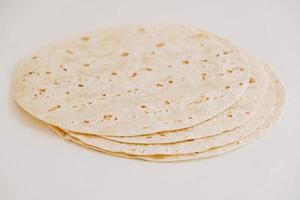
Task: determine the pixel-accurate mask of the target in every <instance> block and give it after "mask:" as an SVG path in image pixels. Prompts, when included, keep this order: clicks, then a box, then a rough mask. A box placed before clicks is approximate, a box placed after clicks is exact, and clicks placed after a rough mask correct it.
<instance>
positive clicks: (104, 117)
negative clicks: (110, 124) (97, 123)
mask: <svg viewBox="0 0 300 200" xmlns="http://www.w3.org/2000/svg"><path fill="white" fill-rule="evenodd" d="M111 118H112V115H110V114H107V115H103V119H104V120H111Z"/></svg>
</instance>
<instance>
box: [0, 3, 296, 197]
mask: <svg viewBox="0 0 300 200" xmlns="http://www.w3.org/2000/svg"><path fill="white" fill-rule="evenodd" d="M132 23H139V24H141V23H174V24H187V25H194V26H198V27H200V28H204V29H207V30H209V31H212V32H215V33H217V34H219V35H222V36H225V37H227V38H229V39H230V40H233V41H234V42H235V43H236V44H238V45H239V46H241V47H244V48H245V49H247V50H248V51H249V52H250V53H251V54H253V55H256V56H258V57H260V58H262V59H264V60H265V61H266V62H267V63H269V64H270V65H272V66H273V67H274V68H275V70H276V71H277V72H278V73H279V74H280V77H281V79H282V81H283V83H284V85H285V87H286V96H287V100H286V106H285V110H284V113H283V115H282V116H281V118H280V120H278V121H277V122H276V124H275V125H274V126H273V127H272V128H271V129H270V130H269V131H268V132H269V134H267V135H266V136H264V137H262V138H261V139H259V140H257V141H255V142H253V143H251V144H250V145H247V146H246V147H243V148H241V149H238V150H236V151H234V152H231V153H229V154H226V155H223V156H219V157H216V158H211V159H204V160H197V161H191V162H181V163H168V164H160V163H150V162H143V161H135V160H127V159H122V158H115V157H111V156H107V155H103V154H100V153H97V152H94V151H90V150H86V149H84V148H81V147H79V146H76V145H74V144H71V143H68V142H66V141H63V140H61V139H60V138H58V137H57V136H55V135H54V134H52V133H51V132H50V131H49V130H48V129H47V128H46V126H45V125H44V124H42V123H40V122H37V121H36V120H33V119H32V118H31V117H29V116H28V115H27V114H25V113H23V112H22V111H21V110H20V109H18V108H17V107H16V105H15V103H14V102H13V100H12V99H11V94H10V79H11V75H12V71H13V69H14V66H15V64H16V62H17V61H18V60H19V59H20V58H22V57H24V56H25V55H27V54H28V53H30V52H31V51H33V50H35V49H37V48H38V47H40V46H43V45H45V44H47V43H48V42H50V41H53V40H57V39H59V38H64V37H66V36H68V35H69V34H73V33H81V32H86V31H91V30H95V29H97V28H99V27H101V26H106V25H112V24H132ZM0 89H1V90H0V91H1V93H0V98H1V99H0V106H1V107H0V108H1V109H0V120H1V121H0V123H1V124H0V199H1V200H19V199H20V200H40V199H43V200H48V199H49V200H53V199H55V200H69V199H70V200H78V199H105V200H106V199H123V200H125V199H126V200H127V199H128V200H135V199H146V200H147V199H151V200H153V199H172V200H177V199H178V200H179V199H189V200H190V199H205V200H207V199H231V200H234V199H244V200H248V199H249V200H252V199H256V200H260V199H262V200H269V199H270V200H281V199H288V200H296V199H297V200H298V199H300V128H299V127H300V1H297V0H294V1H293V0H286V1H283V0H282V1H279V0H278V1H266V0H257V1H253V0H252V1H238V0H236V1H219V2H217V1H214V0H213V1H200V0H198V1H196V0H195V1H190V0H183V1H175V0H173V1H171V0H169V1H164V0H149V1H142V0H140V1H139V0H135V1H125V0H123V1H122V0H120V1H116V0H109V1H96V0H94V1H91V0H83V1H79V0H62V1H51V0H49V1H38V0H37V1H34V0H24V1H22V0H20V1H15V0H0Z"/></svg>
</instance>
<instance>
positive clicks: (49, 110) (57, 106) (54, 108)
mask: <svg viewBox="0 0 300 200" xmlns="http://www.w3.org/2000/svg"><path fill="white" fill-rule="evenodd" d="M59 108H61V106H60V105H55V106H53V107H51V108H49V109H48V112H52V111H55V110H57V109H59Z"/></svg>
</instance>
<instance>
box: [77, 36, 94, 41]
mask: <svg viewBox="0 0 300 200" xmlns="http://www.w3.org/2000/svg"><path fill="white" fill-rule="evenodd" d="M90 39H91V37H89V36H84V37H81V38H80V40H82V41H89V40H90Z"/></svg>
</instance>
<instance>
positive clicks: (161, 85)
mask: <svg viewBox="0 0 300 200" xmlns="http://www.w3.org/2000/svg"><path fill="white" fill-rule="evenodd" d="M156 86H157V87H163V86H164V85H163V84H161V83H157V84H156Z"/></svg>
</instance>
